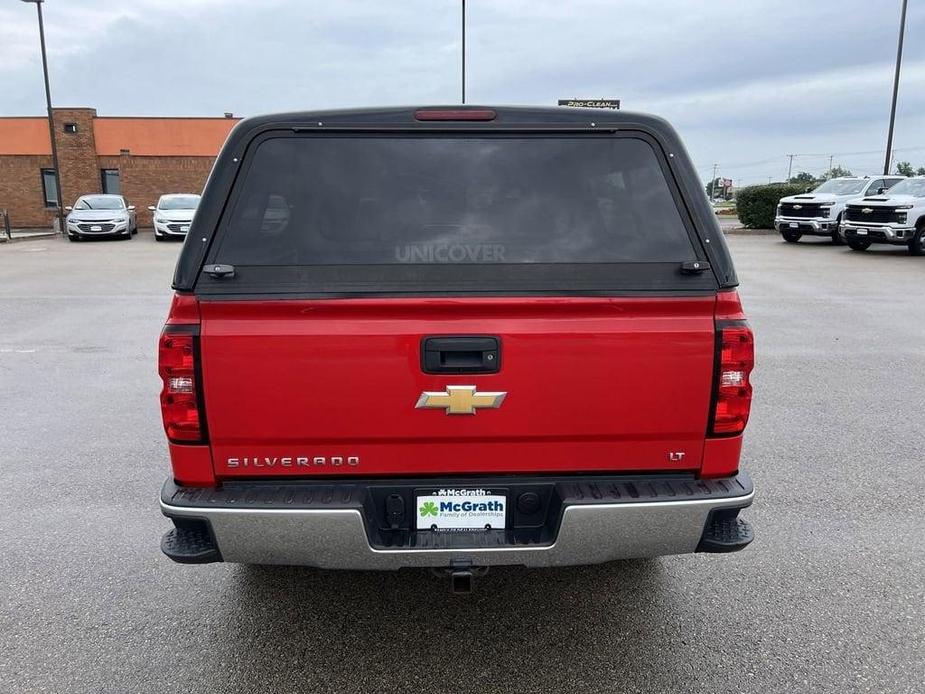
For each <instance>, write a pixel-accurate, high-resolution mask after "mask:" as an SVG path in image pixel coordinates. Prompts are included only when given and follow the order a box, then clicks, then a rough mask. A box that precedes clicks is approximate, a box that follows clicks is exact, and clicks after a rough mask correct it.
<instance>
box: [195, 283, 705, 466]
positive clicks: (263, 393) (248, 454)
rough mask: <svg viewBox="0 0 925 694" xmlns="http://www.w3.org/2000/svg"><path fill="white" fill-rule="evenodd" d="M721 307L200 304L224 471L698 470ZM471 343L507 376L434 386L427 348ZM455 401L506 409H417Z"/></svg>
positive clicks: (701, 299)
mask: <svg viewBox="0 0 925 694" xmlns="http://www.w3.org/2000/svg"><path fill="white" fill-rule="evenodd" d="M714 302H715V300H714V297H713V296H693V297H666V298H548V297H520V298H468V299H453V298H396V299H323V300H299V299H282V300H274V301H254V300H250V301H248V300H221V299H211V300H207V301H204V302H202V304H201V316H202V327H201V350H202V368H203V374H202V375H203V384H204V388H203V390H204V392H205V410H206V417H207V421H208V430H209V437H210V442H211V446H212V454H213V461H214V465H215V468H216V473H217V474H218V475H219V476H222V477H232V476H285V475H301V476H314V475H364V476H370V475H397V474H401V475H427V474H466V473H473V474H475V473H492V474H494V473H523V472H533V473H563V472H579V471H621V472H622V471H643V470H649V471H651V470H689V469H696V468H698V467H699V465H700V463H701V458H702V451H703V444H704V438H705V431H706V428H707V418H708V411H709V406H710V393H711V380H712V374H713V362H714V323H713V310H714ZM467 335H472V336H480V337H482V336H491V337H496V338H497V339H498V341H499V344H500V369H499V370H498V372H497V373H479V374H465V375H460V374H446V373H441V374H428V373H425V372H424V369H423V367H422V340H423V339H425V338H427V337H433V336H457V337H458V336H467ZM449 386H474V388H475V393H476V394H481V393H506V396H505V397H504V398H503V400H501V401H500V404H499V406H497V407H496V408H490V407H483V408H481V407H476V409H475V411H474V413H473V414H449V413H447V411H446V408H442V407H441V408H423V407H416V405H417V404H418V403H419V401H420V400H421V396H422V394H423V393H426V392H429V393H441V392H448V391H447V388H448V387H449ZM435 402H436V403H437V404H439V402H440V400H439V399H437V400H436V401H435ZM477 402H488V400H484V401H477ZM494 404H498V403H497V402H495V403H494Z"/></svg>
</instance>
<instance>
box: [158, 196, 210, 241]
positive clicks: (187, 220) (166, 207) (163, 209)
mask: <svg viewBox="0 0 925 694" xmlns="http://www.w3.org/2000/svg"><path fill="white" fill-rule="evenodd" d="M198 206H199V196H198V195H195V194H193V193H171V194H169V195H162V196H161V197H160V199H159V200H158V201H157V205H156V206H155V205H151V206H149V207H148V209H149V210H151V211H152V212H153V213H154V238H155V239H157V240H158V241H164V240H166V239H168V238H179V239H182V238H186V233H187V232H188V231H189V228H190V224H192V222H193V215H194V214H196V208H197V207H198Z"/></svg>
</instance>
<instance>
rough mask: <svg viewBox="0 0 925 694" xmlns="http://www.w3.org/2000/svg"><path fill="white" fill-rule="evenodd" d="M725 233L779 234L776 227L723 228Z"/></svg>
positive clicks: (727, 234)
mask: <svg viewBox="0 0 925 694" xmlns="http://www.w3.org/2000/svg"><path fill="white" fill-rule="evenodd" d="M723 233H724V234H726V236H774V235H776V234H777V232H776V231H774V229H746V228H745V227H735V228H733V229H723Z"/></svg>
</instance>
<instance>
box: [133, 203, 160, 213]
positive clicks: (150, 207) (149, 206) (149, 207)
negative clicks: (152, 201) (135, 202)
mask: <svg viewBox="0 0 925 694" xmlns="http://www.w3.org/2000/svg"><path fill="white" fill-rule="evenodd" d="M129 209H132V208H131V207H130V208H129ZM148 209H149V210H151V211H152V212H154V210H155V207H154V205H148Z"/></svg>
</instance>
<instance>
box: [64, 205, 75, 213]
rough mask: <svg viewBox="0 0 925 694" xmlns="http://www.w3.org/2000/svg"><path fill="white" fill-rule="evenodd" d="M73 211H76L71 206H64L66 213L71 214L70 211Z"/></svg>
mask: <svg viewBox="0 0 925 694" xmlns="http://www.w3.org/2000/svg"><path fill="white" fill-rule="evenodd" d="M73 209H74V208H73V207H71V206H70V205H65V206H64V210H65V212H70V211H71V210H73Z"/></svg>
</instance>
